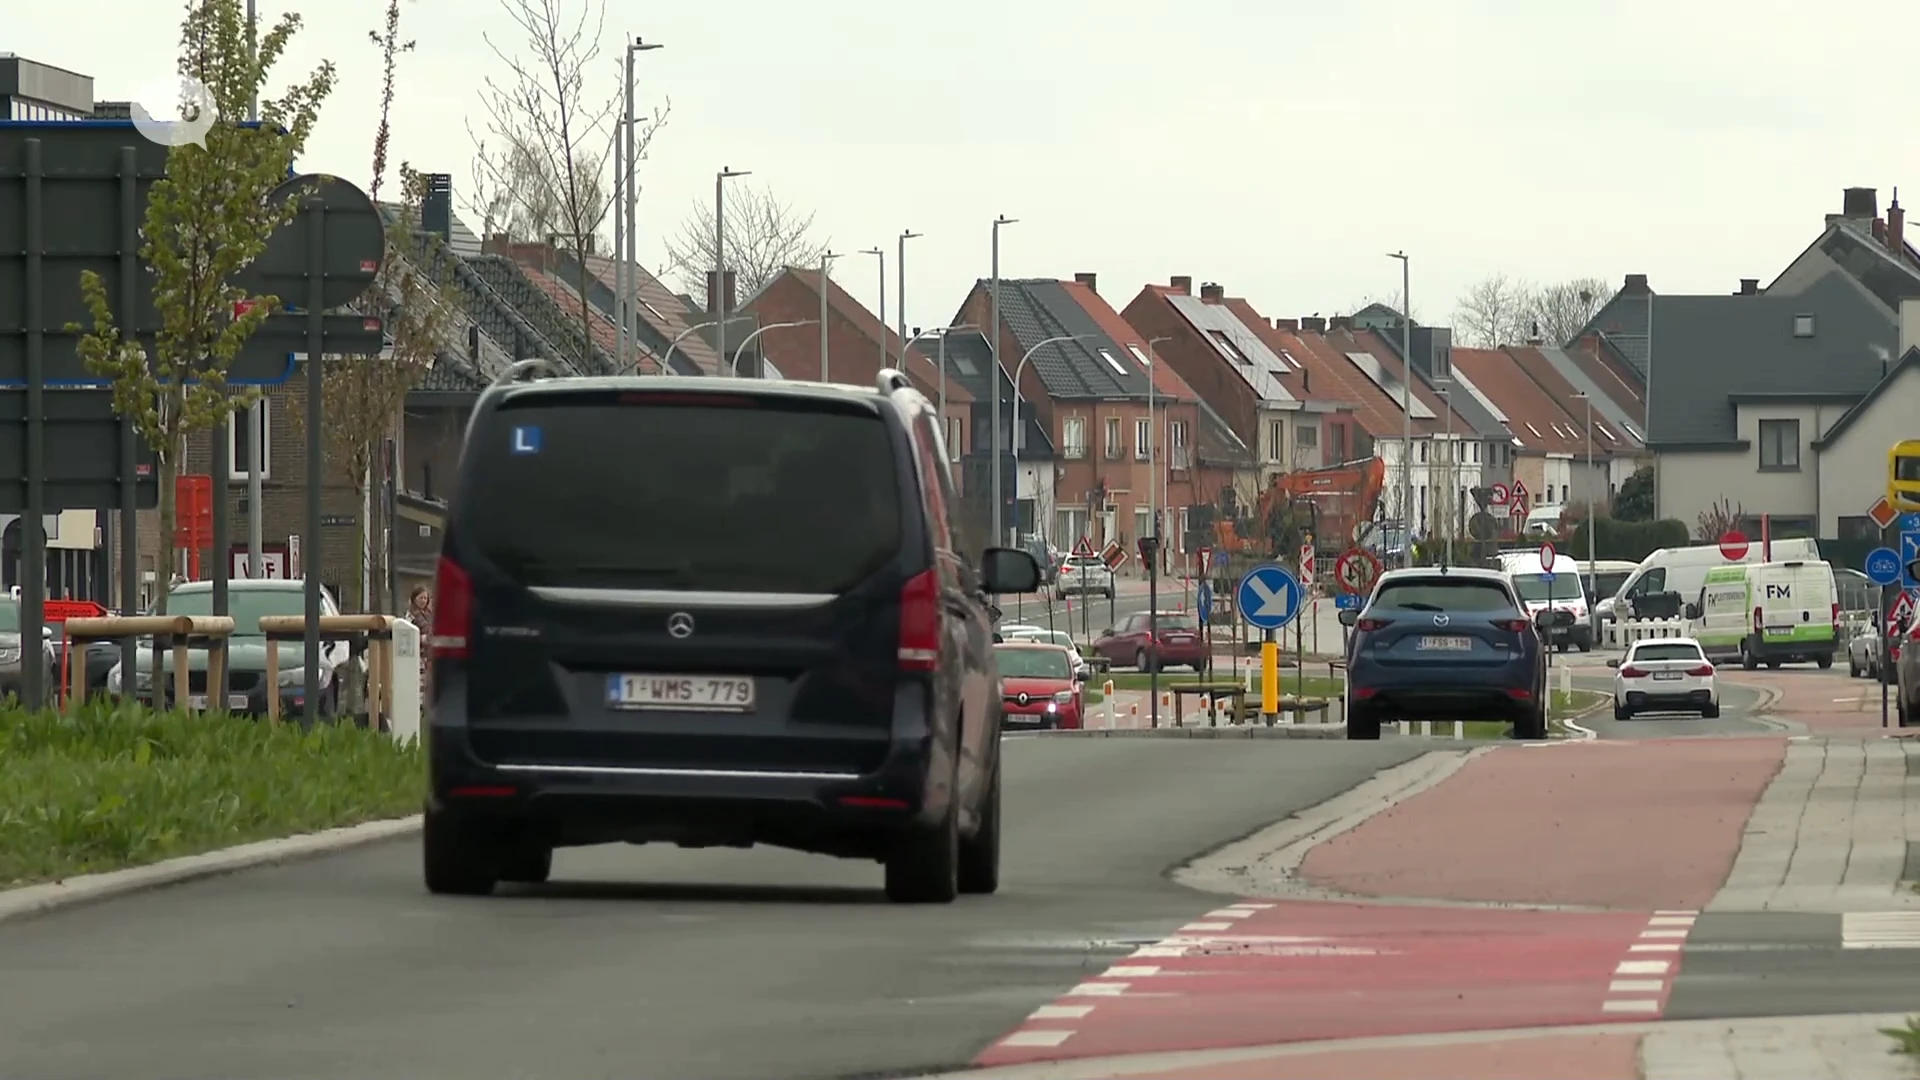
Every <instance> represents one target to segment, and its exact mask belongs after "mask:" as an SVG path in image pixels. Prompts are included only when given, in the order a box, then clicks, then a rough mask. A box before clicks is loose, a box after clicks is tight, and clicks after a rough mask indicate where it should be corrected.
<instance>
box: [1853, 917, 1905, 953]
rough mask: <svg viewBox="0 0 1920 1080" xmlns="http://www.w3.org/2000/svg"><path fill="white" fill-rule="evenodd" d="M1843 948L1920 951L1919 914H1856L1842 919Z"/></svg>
mask: <svg viewBox="0 0 1920 1080" xmlns="http://www.w3.org/2000/svg"><path fill="white" fill-rule="evenodd" d="M1840 947H1841V948H1843V949H1920V911H1856V912H1850V913H1848V914H1845V915H1842V916H1840Z"/></svg>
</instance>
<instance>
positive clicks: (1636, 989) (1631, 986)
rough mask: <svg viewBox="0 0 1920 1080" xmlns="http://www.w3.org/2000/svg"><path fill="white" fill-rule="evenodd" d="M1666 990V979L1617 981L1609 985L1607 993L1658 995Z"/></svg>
mask: <svg viewBox="0 0 1920 1080" xmlns="http://www.w3.org/2000/svg"><path fill="white" fill-rule="evenodd" d="M1666 988H1667V983H1666V980H1664V979H1615V980H1613V981H1612V982H1610V983H1608V984H1607V993H1609V994H1657V993H1659V992H1660V991H1662V990H1664V989H1666Z"/></svg>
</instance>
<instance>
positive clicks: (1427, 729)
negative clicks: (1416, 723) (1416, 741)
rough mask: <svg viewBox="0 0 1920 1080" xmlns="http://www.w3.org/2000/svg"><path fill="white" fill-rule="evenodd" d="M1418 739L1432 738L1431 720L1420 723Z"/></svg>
mask: <svg viewBox="0 0 1920 1080" xmlns="http://www.w3.org/2000/svg"><path fill="white" fill-rule="evenodd" d="M1420 737H1421V738H1423V739H1431V738H1433V721H1431V720H1422V721H1420Z"/></svg>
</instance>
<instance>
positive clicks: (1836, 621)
mask: <svg viewBox="0 0 1920 1080" xmlns="http://www.w3.org/2000/svg"><path fill="white" fill-rule="evenodd" d="M1833 636H1834V637H1836V638H1837V637H1839V636H1840V605H1839V604H1835V605H1833Z"/></svg>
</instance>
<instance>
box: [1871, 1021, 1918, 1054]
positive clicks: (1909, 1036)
mask: <svg viewBox="0 0 1920 1080" xmlns="http://www.w3.org/2000/svg"><path fill="white" fill-rule="evenodd" d="M1880 1034H1882V1035H1885V1036H1886V1037H1887V1038H1889V1039H1892V1040H1893V1049H1892V1050H1890V1051H1888V1053H1893V1054H1905V1055H1907V1056H1908V1057H1920V1016H1909V1017H1907V1026H1905V1027H1897V1028H1881V1029H1880Z"/></svg>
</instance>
